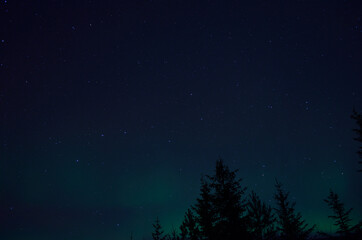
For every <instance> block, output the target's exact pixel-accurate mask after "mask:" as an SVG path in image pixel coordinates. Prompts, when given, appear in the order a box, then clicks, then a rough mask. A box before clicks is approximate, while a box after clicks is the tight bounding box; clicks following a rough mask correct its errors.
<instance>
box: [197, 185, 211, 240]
mask: <svg viewBox="0 0 362 240" xmlns="http://www.w3.org/2000/svg"><path fill="white" fill-rule="evenodd" d="M212 203H213V196H212V195H211V189H210V185H209V183H207V182H206V181H204V179H201V193H200V197H199V198H198V199H197V203H196V204H195V206H194V207H193V209H194V210H195V212H196V215H197V222H198V224H199V227H200V237H201V239H208V240H211V239H213V223H214V220H215V213H214V209H213V204H212Z"/></svg>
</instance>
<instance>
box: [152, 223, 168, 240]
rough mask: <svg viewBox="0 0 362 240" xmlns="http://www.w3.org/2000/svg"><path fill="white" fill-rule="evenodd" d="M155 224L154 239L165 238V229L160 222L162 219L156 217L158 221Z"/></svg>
mask: <svg viewBox="0 0 362 240" xmlns="http://www.w3.org/2000/svg"><path fill="white" fill-rule="evenodd" d="M152 225H153V228H154V231H153V233H152V239H153V240H165V237H164V236H163V230H162V227H161V224H160V220H159V219H158V217H157V218H156V222H155V223H154V224H152Z"/></svg>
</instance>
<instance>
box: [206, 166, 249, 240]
mask: <svg viewBox="0 0 362 240" xmlns="http://www.w3.org/2000/svg"><path fill="white" fill-rule="evenodd" d="M236 172H237V170H235V171H230V170H229V168H228V167H227V166H226V165H225V164H224V162H223V160H222V159H219V160H218V161H217V162H216V171H215V175H214V176H211V177H209V176H207V177H208V179H209V180H210V182H211V183H210V187H211V189H212V193H213V198H212V204H213V205H212V206H213V211H214V213H215V223H214V224H213V229H214V230H213V235H214V236H215V239H229V240H234V239H240V238H242V239H245V238H248V232H247V225H246V218H245V211H246V203H245V199H244V198H243V195H244V193H245V190H246V188H242V187H241V179H238V178H237V177H236Z"/></svg>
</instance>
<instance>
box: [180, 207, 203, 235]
mask: <svg viewBox="0 0 362 240" xmlns="http://www.w3.org/2000/svg"><path fill="white" fill-rule="evenodd" d="M180 230H181V239H189V240H199V239H200V230H199V227H198V225H197V221H196V217H195V216H194V214H193V212H192V211H191V210H190V209H187V212H186V214H185V219H184V221H183V222H182V224H181V227H180Z"/></svg>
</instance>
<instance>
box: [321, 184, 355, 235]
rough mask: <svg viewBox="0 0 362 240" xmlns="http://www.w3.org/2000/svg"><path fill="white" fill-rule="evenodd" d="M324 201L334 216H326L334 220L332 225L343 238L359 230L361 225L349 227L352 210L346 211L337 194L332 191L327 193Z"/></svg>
mask: <svg viewBox="0 0 362 240" xmlns="http://www.w3.org/2000/svg"><path fill="white" fill-rule="evenodd" d="M324 201H325V202H326V203H327V204H328V206H329V208H330V209H332V210H333V213H334V215H331V216H328V218H331V219H333V220H334V225H335V226H337V228H338V230H337V233H339V234H341V235H342V236H344V237H347V236H350V235H351V233H352V232H357V231H360V230H361V223H359V224H357V225H355V226H351V224H350V222H351V221H352V220H351V218H350V216H349V215H350V213H351V211H352V208H350V209H348V210H346V209H345V207H344V203H342V202H341V200H340V199H339V196H338V194H337V193H334V192H333V191H332V190H330V191H329V196H328V198H327V199H324Z"/></svg>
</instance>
